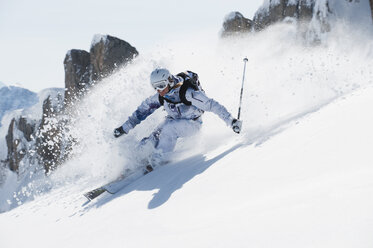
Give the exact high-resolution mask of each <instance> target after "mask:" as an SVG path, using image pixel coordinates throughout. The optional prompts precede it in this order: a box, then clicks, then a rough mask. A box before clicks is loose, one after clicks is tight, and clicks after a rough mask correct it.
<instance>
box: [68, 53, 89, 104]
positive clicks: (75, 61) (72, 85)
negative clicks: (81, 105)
mask: <svg viewBox="0 0 373 248" xmlns="http://www.w3.org/2000/svg"><path fill="white" fill-rule="evenodd" d="M90 60H91V59H90V54H89V53H88V52H86V51H84V50H76V49H73V50H70V51H69V52H67V54H66V57H65V60H64V67H65V103H66V104H67V105H69V103H71V102H72V101H74V100H76V99H77V98H78V95H79V94H80V93H81V92H82V91H83V89H84V88H86V87H87V86H88V85H89V83H90V81H89V80H90Z"/></svg>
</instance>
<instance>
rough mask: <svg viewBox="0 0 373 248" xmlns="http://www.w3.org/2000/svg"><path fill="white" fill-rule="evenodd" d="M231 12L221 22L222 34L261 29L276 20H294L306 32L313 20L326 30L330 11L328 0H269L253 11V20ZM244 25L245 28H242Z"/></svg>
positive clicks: (322, 29) (227, 34)
mask: <svg viewBox="0 0 373 248" xmlns="http://www.w3.org/2000/svg"><path fill="white" fill-rule="evenodd" d="M234 13H238V12H232V13H231V14H230V15H229V16H235V17H234V18H232V17H231V18H227V19H226V20H225V21H224V23H223V32H222V36H223V37H225V36H229V35H234V34H237V33H243V32H248V31H249V30H250V31H253V32H256V31H261V30H263V29H265V28H266V27H268V26H270V25H273V24H275V23H278V22H283V21H285V22H296V23H297V24H298V27H299V31H300V32H308V31H309V27H308V26H307V25H308V24H309V23H311V22H312V21H315V22H317V23H318V25H319V26H320V28H319V29H320V31H321V32H327V31H328V30H329V29H330V26H329V24H328V21H327V15H328V14H330V13H331V11H330V9H329V4H328V1H327V0H326V1H324V2H322V3H319V4H317V5H316V4H315V0H269V1H267V2H266V3H265V4H263V6H262V7H261V8H259V10H258V11H257V12H256V13H255V16H254V18H253V20H252V21H251V20H250V19H247V18H245V17H243V16H242V15H241V14H236V15H234ZM245 24H247V25H246V27H247V28H244V26H245Z"/></svg>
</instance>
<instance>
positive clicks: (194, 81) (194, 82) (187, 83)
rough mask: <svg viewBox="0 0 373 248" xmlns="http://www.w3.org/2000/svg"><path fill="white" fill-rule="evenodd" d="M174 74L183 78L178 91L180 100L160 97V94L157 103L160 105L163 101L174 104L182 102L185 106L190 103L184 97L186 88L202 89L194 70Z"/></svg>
mask: <svg viewBox="0 0 373 248" xmlns="http://www.w3.org/2000/svg"><path fill="white" fill-rule="evenodd" d="M189 74H191V76H192V77H190V75H189ZM176 76H178V77H182V78H183V79H184V82H183V85H181V86H180V91H179V97H180V102H172V101H170V100H168V99H166V98H164V97H162V96H161V95H159V103H160V104H161V105H162V106H163V104H164V101H166V102H170V103H174V104H177V103H184V104H185V105H187V106H190V105H192V103H191V102H190V101H188V100H187V99H186V97H185V93H186V91H187V89H189V88H192V89H194V90H196V91H198V90H201V91H203V89H202V87H201V83H200V82H199V78H198V74H197V73H195V72H192V71H186V72H180V73H179V74H177V75H176Z"/></svg>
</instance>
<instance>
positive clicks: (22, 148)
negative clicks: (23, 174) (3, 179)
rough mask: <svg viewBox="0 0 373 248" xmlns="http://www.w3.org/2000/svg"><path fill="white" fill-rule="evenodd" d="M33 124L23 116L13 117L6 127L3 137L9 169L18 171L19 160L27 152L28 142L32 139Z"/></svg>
mask: <svg viewBox="0 0 373 248" xmlns="http://www.w3.org/2000/svg"><path fill="white" fill-rule="evenodd" d="M34 132H35V124H34V123H28V121H27V119H26V118H25V117H22V116H21V117H19V118H18V119H16V118H13V119H12V121H11V122H10V125H9V128H8V134H7V136H6V137H5V139H6V144H7V147H8V155H7V159H6V162H7V163H8V165H9V169H10V170H11V171H14V172H17V173H18V172H19V166H20V163H21V160H22V159H23V158H24V157H25V156H26V154H27V153H28V152H29V150H30V149H29V148H30V147H29V146H28V143H29V142H32V141H33V139H34Z"/></svg>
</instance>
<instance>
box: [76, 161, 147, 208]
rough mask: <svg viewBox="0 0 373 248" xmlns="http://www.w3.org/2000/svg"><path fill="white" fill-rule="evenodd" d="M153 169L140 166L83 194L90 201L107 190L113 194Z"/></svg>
mask: <svg viewBox="0 0 373 248" xmlns="http://www.w3.org/2000/svg"><path fill="white" fill-rule="evenodd" d="M152 171H153V168H152V167H151V166H146V167H141V168H138V169H137V170H135V171H133V172H129V173H127V174H124V175H121V176H120V177H119V178H117V179H116V180H114V181H111V182H109V183H107V184H105V185H103V186H100V187H98V188H95V189H93V190H91V191H88V192H87V193H84V194H83V195H84V196H85V197H86V198H87V199H88V200H89V201H92V200H93V199H95V198H97V197H98V196H100V195H102V194H103V193H105V192H107V193H109V194H115V193H117V192H119V191H120V190H122V189H123V188H125V187H126V186H128V185H130V184H131V183H133V182H134V181H136V180H137V179H139V178H140V177H142V176H144V175H146V174H148V173H150V172H152Z"/></svg>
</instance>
